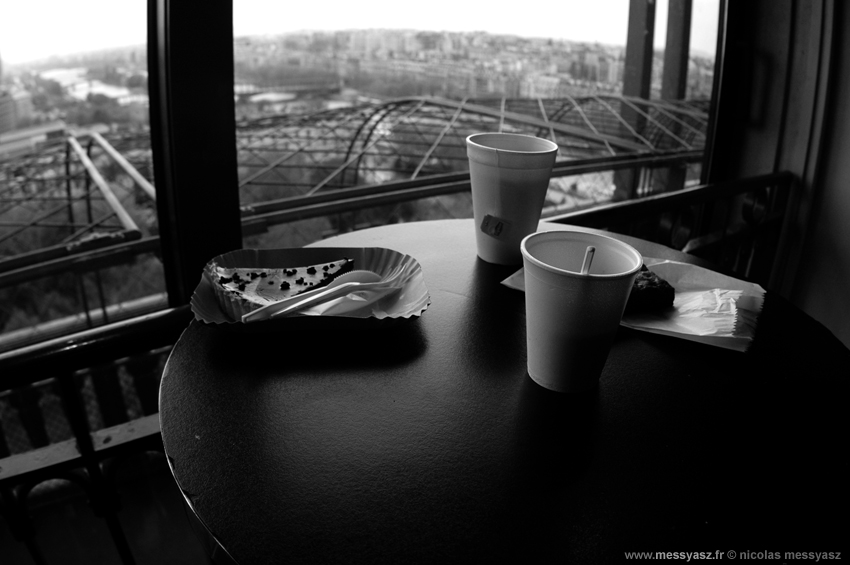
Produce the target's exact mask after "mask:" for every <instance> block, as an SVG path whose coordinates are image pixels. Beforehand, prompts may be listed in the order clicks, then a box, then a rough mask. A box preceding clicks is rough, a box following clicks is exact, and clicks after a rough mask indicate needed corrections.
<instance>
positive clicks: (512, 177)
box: [466, 133, 558, 265]
mask: <svg viewBox="0 0 850 565" xmlns="http://www.w3.org/2000/svg"><path fill="white" fill-rule="evenodd" d="M557 153H558V146H557V145H556V144H555V143H553V142H551V141H549V140H546V139H541V138H539V137H533V136H530V135H519V134H513V133H476V134H473V135H470V136H469V137H467V138H466V154H467V156H468V157H469V176H470V181H471V184H472V210H473V214H474V217H475V241H476V245H477V249H478V256H479V257H481V258H482V259H484V260H485V261H487V262H489V263H498V264H501V265H519V264H521V263H522V255H521V254H520V251H519V244H520V241H522V238H523V237H525V236H526V235H528V234H530V233H533V232H534V231H536V230H537V224H538V222H539V221H540V213H541V211H542V210H543V201H544V200H545V199H546V190H547V189H548V188H549V178H550V176H551V175H552V167H553V166H554V164H555V157H556V156H557Z"/></svg>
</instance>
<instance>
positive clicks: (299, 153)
mask: <svg viewBox="0 0 850 565" xmlns="http://www.w3.org/2000/svg"><path fill="white" fill-rule="evenodd" d="M707 122H708V113H707V103H689V104H686V103H670V102H663V101H657V100H653V101H647V100H641V99H632V98H625V97H617V96H586V97H582V98H567V99H557V100H543V99H510V100H508V99H491V100H463V101H460V102H457V101H451V100H445V99H438V98H408V99H400V100H395V101H390V102H385V103H380V104H370V105H363V106H357V107H347V108H338V109H333V110H327V111H324V112H319V113H316V114H309V115H294V116H275V117H270V118H262V119H257V120H251V121H245V122H241V123H239V124H238V125H237V130H238V132H239V140H238V143H239V166H240V189H241V193H240V194H241V202H242V203H243V205H246V206H251V205H252V204H254V203H256V202H263V201H266V200H269V199H270V197H271V198H291V197H297V196H304V195H312V194H316V193H318V192H322V191H328V190H333V189H340V188H349V187H354V186H359V185H365V184H374V183H378V182H387V181H391V180H401V179H408V180H412V179H416V178H421V177H425V176H428V175H437V174H444V173H452V172H462V171H467V170H468V164H467V157H466V146H465V139H466V137H467V136H468V135H470V134H472V133H476V132H481V131H503V132H513V133H525V134H528V135H536V136H538V137H545V138H548V139H552V140H553V141H554V142H555V143H557V144H558V146H559V148H560V150H559V154H558V162H559V163H563V162H567V161H570V160H574V159H587V158H605V157H610V156H618V155H629V154H631V155H634V154H655V153H660V152H669V151H682V152H686V151H699V150H701V149H702V148H703V146H704V143H705V130H706V128H707ZM270 188H273V190H270Z"/></svg>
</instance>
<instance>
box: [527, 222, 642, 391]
mask: <svg viewBox="0 0 850 565" xmlns="http://www.w3.org/2000/svg"><path fill="white" fill-rule="evenodd" d="M588 246H593V247H595V248H596V252H595V255H594V257H593V262H592V263H591V268H590V271H589V273H588V274H587V275H582V274H581V267H582V262H583V260H584V255H585V251H586V250H587V247H588ZM520 249H521V251H522V256H523V265H524V272H525V310H526V313H525V316H526V340H527V344H528V374H529V376H530V377H531V378H532V379H533V380H534V381H535V382H536V383H537V384H539V385H541V386H543V387H545V388H548V389H550V390H555V391H559V392H580V391H583V390H587V389H589V388H592V387H593V386H595V385H596V383H597V382H598V380H599V375H600V374H601V373H602V367H603V366H604V365H605V360H606V359H607V358H608V352H609V351H610V349H611V345H612V344H613V342H614V337H615V335H616V333H617V328H618V327H619V324H620V319H621V318H622V316H623V310H625V308H626V302H627V301H628V299H629V293H630V292H631V289H632V284H634V280H635V277H636V276H637V273H638V271H639V270H640V267H641V265H642V264H643V258H642V257H641V255H640V253H638V251H637V250H636V249H635V248H633V247H632V246H630V245H628V244H625V243H623V242H621V241H618V240H616V239H614V238H612V237H607V236H603V235H595V234H589V233H584V232H578V231H550V232H540V233H534V234H531V235H529V236H527V237H525V238H524V239H523V240H522V242H521V245H520Z"/></svg>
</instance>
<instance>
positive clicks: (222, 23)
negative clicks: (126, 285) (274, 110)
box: [147, 0, 242, 307]
mask: <svg viewBox="0 0 850 565" xmlns="http://www.w3.org/2000/svg"><path fill="white" fill-rule="evenodd" d="M147 49H148V74H149V82H148V84H149V97H150V123H151V128H150V132H151V150H152V154H153V166H154V176H155V179H156V182H155V183H154V184H155V186H156V193H157V215H158V222H159V235H160V245H161V252H162V262H163V266H164V271H165V284H166V290H167V291H168V299H169V305H170V306H171V307H177V306H180V305H182V304H187V303H188V302H189V300H190V298H191V295H192V292H193V290H194V288H195V286H196V285H197V283H198V278H199V273H201V271H202V270H203V267H204V265H205V264H206V263H207V261H209V260H210V259H211V258H212V257H215V256H216V255H218V254H221V253H225V252H227V251H231V250H233V249H238V248H240V247H242V227H241V221H240V209H239V191H238V169H237V167H238V162H237V153H236V119H235V103H234V99H233V2H232V0H226V1H221V2H203V1H201V0H180V1H176V0H148V45H147ZM205 61H213V62H214V64H205Z"/></svg>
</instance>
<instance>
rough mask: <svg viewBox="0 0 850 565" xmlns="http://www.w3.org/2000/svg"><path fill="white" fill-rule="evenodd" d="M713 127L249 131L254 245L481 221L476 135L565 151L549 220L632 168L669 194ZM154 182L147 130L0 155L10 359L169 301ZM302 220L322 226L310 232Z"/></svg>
mask: <svg viewBox="0 0 850 565" xmlns="http://www.w3.org/2000/svg"><path fill="white" fill-rule="evenodd" d="M707 122H708V115H707V102H687V103H686V102H675V103H673V102H666V101H660V100H642V99H632V98H625V97H621V96H613V95H595V96H583V97H576V98H573V97H568V98H562V99H503V98H496V99H480V100H470V99H465V100H461V101H456V100H448V99H441V98H430V97H429V98H421V97H420V98H402V99H396V100H390V101H386V102H374V103H364V104H359V105H352V106H341V107H337V108H331V109H327V110H324V111H320V112H315V113H303V114H298V113H291V114H279V115H274V116H269V117H263V118H257V119H251V120H245V121H240V122H239V123H237V150H238V163H239V193H240V203H241V205H242V215H243V233H245V234H246V235H247V236H249V237H253V238H254V239H251V240H248V243H251V244H252V245H254V244H256V246H264V245H276V246H281V245H289V246H296V245H302V244H304V243H309V242H310V241H312V240H314V239H316V238H317V237H323V236H325V235H328V234H330V233H334V232H336V231H341V230H345V229H356V228H359V227H365V226H367V225H375V224H376V223H387V222H392V221H412V220H417V219H433V218H440V217H468V216H471V199H470V196H469V190H468V161H467V156H466V146H465V139H466V137H467V136H469V135H470V134H472V133H476V132H482V131H502V132H513V133H523V134H528V135H534V136H538V137H544V138H548V139H551V140H553V141H555V143H557V144H558V146H559V154H558V158H557V162H556V166H555V170H554V172H553V179H552V182H551V183H550V190H549V195H548V197H547V203H546V208H545V210H544V216H547V215H555V214H559V213H564V212H565V211H569V210H572V209H575V208H581V207H586V206H589V205H592V204H595V203H600V202H607V201H610V200H611V199H612V196H613V193H614V190H615V184H616V183H615V180H616V179H615V178H614V177H615V172H614V171H615V170H618V169H624V168H626V167H630V168H631V169H633V170H635V171H638V172H639V174H638V176H639V181H640V183H641V186H642V188H640V189H639V190H637V191H636V192H635V193H634V195H635V196H640V195H642V194H648V193H651V192H659V191H664V190H666V189H667V187H666V186H664V185H663V183H662V184H660V185H659V183H658V182H657V181H658V179H657V178H653V177H652V175H651V174H646V172H647V171H652V170H655V169H653V167H655V168H657V167H663V166H665V163H666V166H668V167H669V166H671V165H670V164H671V163H674V164H676V165H677V166H681V165H682V164H683V163H684V164H685V165H687V166H688V167H690V169H689V170H690V171H691V173H689V174H690V176H691V177H694V176H695V175H694V174H693V170H692V169H693V168H694V167H698V166H699V162H700V160H701V152H702V148H703V146H704V142H705V131H706V129H707ZM198 143H199V148H201V147H202V140H199V141H198ZM654 160H655V161H654ZM659 160H660V161H659ZM153 183H154V178H153V167H152V156H151V148H150V139H149V135H148V134H147V132H145V131H140V132H135V133H123V134H114V133H112V134H105V135H104V136H101V135H100V134H98V133H93V132H91V133H85V134H79V135H74V134H70V135H67V136H66V137H65V138H64V139H61V138H60V139H58V140H53V141H50V142H48V143H45V144H43V145H42V146H41V147H39V148H38V149H37V150H36V151H33V152H31V153H29V154H26V155H22V156H18V157H14V158H5V159H4V158H2V157H0V294H2V296H0V299H2V300H0V337H2V338H3V340H2V341H3V343H0V350H2V349H8V348H11V347H16V346H20V345H21V344H24V343H31V342H32V341H35V340H39V339H45V338H47V337H51V336H55V335H61V334H62V333H63V332H67V331H74V330H79V329H82V328H86V327H93V326H97V325H100V324H103V323H108V322H110V321H115V320H117V319H121V318H126V317H128V316H132V315H138V314H140V313H144V312H149V311H151V310H155V309H157V308H161V307H162V306H163V305H164V304H165V302H166V297H165V293H164V282H163V277H162V275H161V264H160V263H159V260H158V258H157V252H158V249H159V240H158V237H157V215H156V193H155V190H154V184H153ZM659 187H660V188H659ZM304 218H308V219H309V218H313V219H314V220H305V221H309V222H310V226H309V227H307V228H303V229H302V228H300V227H299V222H298V221H297V220H303V219H304ZM301 224H303V222H301ZM287 225H288V226H290V227H291V229H289V231H287V232H286V233H285V234H283V235H281V234H280V233H276V234H273V235H274V237H271V236H270V237H268V238H267V239H265V240H264V239H263V237H264V236H263V234H266V233H269V232H270V231H273V230H276V231H277V232H280V231H281V230H280V229H278V228H281V227H284V226H287ZM299 230H300V233H295V232H299ZM54 289H59V290H58V291H56V292H53V290H54ZM39 293H41V295H39ZM57 320H62V323H58V322H57Z"/></svg>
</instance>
